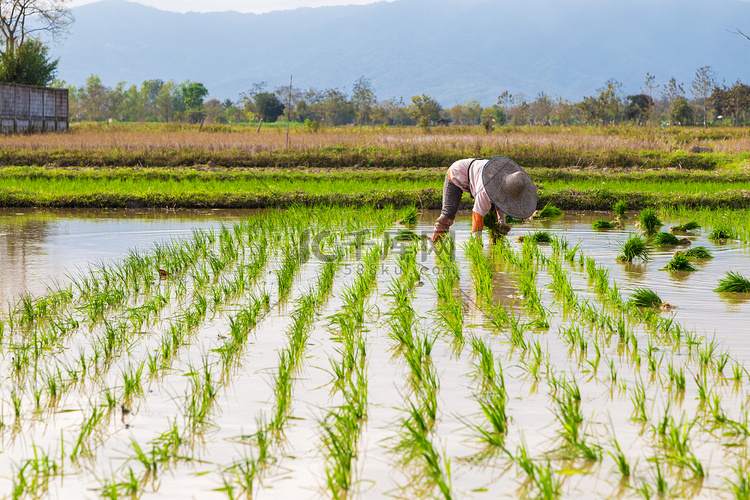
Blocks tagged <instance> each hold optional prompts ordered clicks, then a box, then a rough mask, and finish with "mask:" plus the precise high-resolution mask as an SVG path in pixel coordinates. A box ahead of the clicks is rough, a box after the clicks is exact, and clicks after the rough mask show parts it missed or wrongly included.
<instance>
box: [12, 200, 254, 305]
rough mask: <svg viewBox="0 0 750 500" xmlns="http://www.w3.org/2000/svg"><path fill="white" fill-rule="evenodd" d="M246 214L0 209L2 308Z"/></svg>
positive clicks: (188, 211)
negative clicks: (73, 276) (98, 267)
mask: <svg viewBox="0 0 750 500" xmlns="http://www.w3.org/2000/svg"><path fill="white" fill-rule="evenodd" d="M251 213H253V211H249V210H245V211H240V210H182V211H171V210H81V209H77V210H71V209H66V210H35V209H0V273H1V274H2V280H0V307H2V308H3V309H6V308H7V304H8V303H15V302H16V301H17V300H18V298H19V297H20V296H21V295H23V294H25V293H31V294H32V295H40V294H43V293H45V292H46V291H47V289H48V287H56V286H57V284H64V283H66V282H68V274H78V271H79V270H87V269H88V268H89V266H90V265H91V264H95V263H100V262H104V261H111V260H116V259H120V258H122V257H123V256H125V255H126V254H127V251H128V250H129V249H133V248H136V247H138V248H145V247H148V246H150V245H151V244H153V243H155V242H159V241H166V240H169V239H171V238H174V237H182V236H185V235H189V234H190V233H191V232H192V230H193V229H195V228H210V227H218V226H220V225H221V223H222V222H232V221H236V220H239V219H241V218H243V217H247V216H248V214H251Z"/></svg>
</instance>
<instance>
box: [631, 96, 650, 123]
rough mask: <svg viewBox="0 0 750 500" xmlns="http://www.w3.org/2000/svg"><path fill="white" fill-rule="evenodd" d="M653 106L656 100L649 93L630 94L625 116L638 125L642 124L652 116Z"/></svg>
mask: <svg viewBox="0 0 750 500" xmlns="http://www.w3.org/2000/svg"><path fill="white" fill-rule="evenodd" d="M653 106H654V100H653V99H651V96H649V95H646V94H636V95H629V96H628V104H627V106H626V108H625V118H626V119H628V120H632V121H634V122H635V123H637V124H638V125H642V124H643V123H645V122H647V121H648V119H649V117H650V116H651V108H652V107H653Z"/></svg>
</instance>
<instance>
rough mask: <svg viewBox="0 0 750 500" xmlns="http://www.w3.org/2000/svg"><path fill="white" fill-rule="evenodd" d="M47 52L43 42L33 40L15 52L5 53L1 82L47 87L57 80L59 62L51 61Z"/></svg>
mask: <svg viewBox="0 0 750 500" xmlns="http://www.w3.org/2000/svg"><path fill="white" fill-rule="evenodd" d="M47 50H48V49H47V47H46V46H45V45H44V44H43V43H42V42H40V41H39V40H34V39H33V38H31V39H28V40H26V41H24V42H23V43H22V44H21V46H20V47H18V48H17V49H16V50H15V51H14V52H7V51H6V52H3V53H2V54H0V81H3V82H11V83H23V84H26V85H41V86H43V87H46V86H47V85H49V84H50V83H51V82H52V80H54V79H55V75H56V73H57V63H58V61H59V59H55V60H54V61H51V60H50V59H49V55H48V52H47Z"/></svg>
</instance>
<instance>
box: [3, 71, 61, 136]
mask: <svg viewBox="0 0 750 500" xmlns="http://www.w3.org/2000/svg"><path fill="white" fill-rule="evenodd" d="M0 96H1V98H2V106H1V107H0V132H2V133H3V134H10V133H14V132H17V133H24V132H63V131H65V130H68V89H53V88H50V87H37V86H35V85H21V84H19V83H0Z"/></svg>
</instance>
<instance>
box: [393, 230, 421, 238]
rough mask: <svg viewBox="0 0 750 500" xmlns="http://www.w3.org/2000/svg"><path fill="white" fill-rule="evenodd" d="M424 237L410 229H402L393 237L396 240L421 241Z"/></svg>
mask: <svg viewBox="0 0 750 500" xmlns="http://www.w3.org/2000/svg"><path fill="white" fill-rule="evenodd" d="M422 238H423V236H422V235H419V234H417V233H415V232H414V231H411V230H409V229H402V230H400V231H399V232H398V234H397V235H396V236H394V237H393V239H394V240H396V241H419V240H421V239H422Z"/></svg>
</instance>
